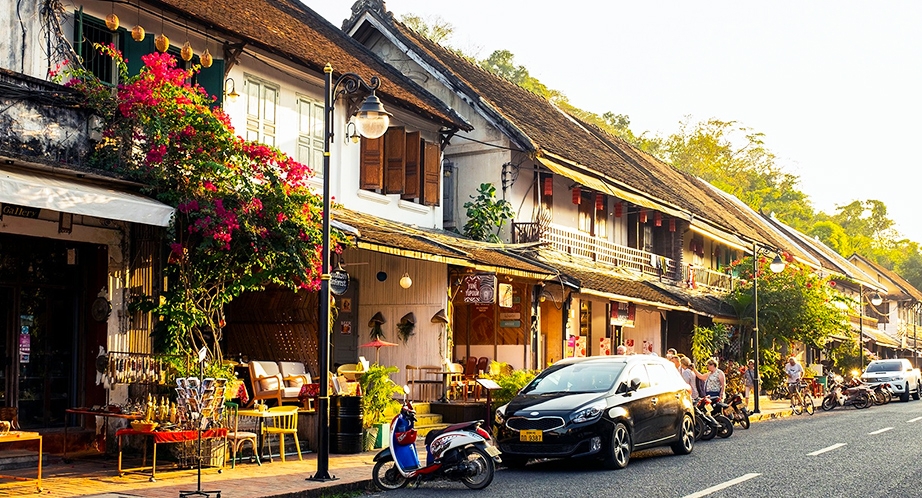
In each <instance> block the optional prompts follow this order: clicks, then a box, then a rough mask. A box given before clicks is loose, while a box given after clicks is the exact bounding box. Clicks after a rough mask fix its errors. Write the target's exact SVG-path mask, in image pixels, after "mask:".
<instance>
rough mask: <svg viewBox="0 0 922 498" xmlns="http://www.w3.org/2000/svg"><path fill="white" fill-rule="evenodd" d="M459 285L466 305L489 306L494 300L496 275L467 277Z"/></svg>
mask: <svg viewBox="0 0 922 498" xmlns="http://www.w3.org/2000/svg"><path fill="white" fill-rule="evenodd" d="M461 285H462V292H463V293H464V302H465V303H467V304H490V303H493V302H494V301H495V300H496V275H485V274H481V275H468V276H466V277H464V281H463V282H462V284H461Z"/></svg>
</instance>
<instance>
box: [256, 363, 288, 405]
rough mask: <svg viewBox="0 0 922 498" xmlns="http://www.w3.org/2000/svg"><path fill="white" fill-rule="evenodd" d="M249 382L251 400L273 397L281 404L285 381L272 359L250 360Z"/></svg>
mask: <svg viewBox="0 0 922 498" xmlns="http://www.w3.org/2000/svg"><path fill="white" fill-rule="evenodd" d="M250 382H252V383H253V400H252V401H258V400H261V399H274V400H276V401H277V402H278V406H282V392H283V389H284V388H285V381H284V380H283V379H282V374H281V372H279V366H278V363H276V362H274V361H250Z"/></svg>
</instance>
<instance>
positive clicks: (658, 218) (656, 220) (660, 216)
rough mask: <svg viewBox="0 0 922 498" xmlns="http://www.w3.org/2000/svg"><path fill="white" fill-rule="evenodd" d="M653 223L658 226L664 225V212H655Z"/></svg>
mask: <svg viewBox="0 0 922 498" xmlns="http://www.w3.org/2000/svg"><path fill="white" fill-rule="evenodd" d="M653 225H654V226H658V227H661V226H663V213H660V212H659V211H657V212H655V213H653Z"/></svg>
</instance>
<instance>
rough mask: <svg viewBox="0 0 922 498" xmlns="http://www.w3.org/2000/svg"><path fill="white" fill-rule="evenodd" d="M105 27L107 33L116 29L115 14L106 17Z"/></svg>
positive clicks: (116, 17)
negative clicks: (107, 30) (107, 29)
mask: <svg viewBox="0 0 922 498" xmlns="http://www.w3.org/2000/svg"><path fill="white" fill-rule="evenodd" d="M106 27H107V28H109V31H115V30H117V29H118V16H117V15H115V12H113V13H111V14H109V15H107V16H106Z"/></svg>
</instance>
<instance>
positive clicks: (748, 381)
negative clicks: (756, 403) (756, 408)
mask: <svg viewBox="0 0 922 498" xmlns="http://www.w3.org/2000/svg"><path fill="white" fill-rule="evenodd" d="M755 383H756V361H755V360H749V363H748V364H747V365H746V366H745V367H743V404H744V405H745V406H746V409H747V410H748V409H749V393H751V392H752V390H753V388H754V387H755ZM758 395H759V393H756V396H758Z"/></svg>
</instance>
